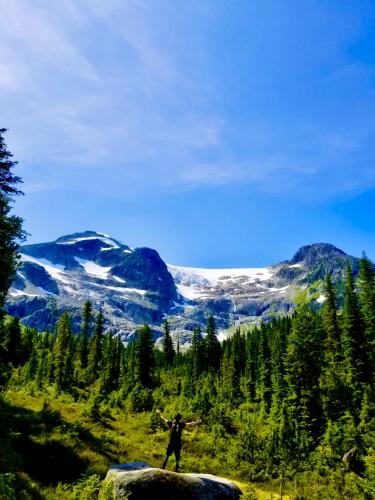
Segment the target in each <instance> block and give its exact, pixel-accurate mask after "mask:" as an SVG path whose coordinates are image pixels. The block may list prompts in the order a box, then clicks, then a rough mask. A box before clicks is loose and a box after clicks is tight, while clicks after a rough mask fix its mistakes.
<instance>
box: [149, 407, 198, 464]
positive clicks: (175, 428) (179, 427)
mask: <svg viewBox="0 0 375 500" xmlns="http://www.w3.org/2000/svg"><path fill="white" fill-rule="evenodd" d="M157 414H158V415H159V417H160V418H161V419H162V420H163V421H164V422H165V423H166V424H167V425H168V427H169V443H168V446H167V451H166V454H165V457H164V461H163V465H162V469H165V467H166V466H167V463H168V458H169V457H170V456H171V455H172V453H174V454H175V457H176V472H178V471H179V468H180V454H181V446H182V439H181V437H182V431H183V430H184V429H185V427H194V426H195V425H200V424H201V423H202V419H200V418H198V420H195V421H194V422H181V419H182V415H181V413H177V415H176V416H175V417H174V419H173V420H168V419H167V418H165V417H164V416H163V415H162V414H161V411H160V410H157Z"/></svg>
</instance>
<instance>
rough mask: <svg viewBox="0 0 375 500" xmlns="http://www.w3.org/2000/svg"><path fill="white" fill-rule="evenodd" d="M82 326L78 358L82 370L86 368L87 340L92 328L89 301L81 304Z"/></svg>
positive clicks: (90, 303)
mask: <svg viewBox="0 0 375 500" xmlns="http://www.w3.org/2000/svg"><path fill="white" fill-rule="evenodd" d="M82 320H83V321H82V326H81V337H82V340H81V345H80V358H81V365H82V368H86V367H87V361H88V347H89V338H90V335H91V327H92V320H93V314H92V302H91V301H90V300H86V302H85V303H84V304H83V308H82Z"/></svg>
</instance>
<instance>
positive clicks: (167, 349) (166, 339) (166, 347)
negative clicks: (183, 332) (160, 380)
mask: <svg viewBox="0 0 375 500" xmlns="http://www.w3.org/2000/svg"><path fill="white" fill-rule="evenodd" d="M162 347H163V354H164V362H165V364H166V365H172V364H173V362H174V359H175V357H176V352H175V350H174V347H173V342H172V337H171V333H170V328H169V323H168V320H165V322H164V336H163V341H162Z"/></svg>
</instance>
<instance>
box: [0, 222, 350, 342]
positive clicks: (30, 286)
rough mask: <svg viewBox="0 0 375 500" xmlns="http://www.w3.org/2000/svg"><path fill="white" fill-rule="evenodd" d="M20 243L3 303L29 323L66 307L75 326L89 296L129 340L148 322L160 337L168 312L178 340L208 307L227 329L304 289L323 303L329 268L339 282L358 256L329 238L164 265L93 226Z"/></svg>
mask: <svg viewBox="0 0 375 500" xmlns="http://www.w3.org/2000/svg"><path fill="white" fill-rule="evenodd" d="M20 251H21V259H22V264H21V266H20V268H19V270H18V272H17V275H16V277H15V280H14V282H13V285H12V287H11V289H10V291H9V296H8V302H7V306H6V307H7V311H8V312H9V313H10V314H13V315H16V316H18V317H20V318H21V320H22V321H23V322H24V323H25V324H27V325H29V326H33V327H35V328H37V329H39V330H45V329H52V328H53V327H54V323H55V321H56V319H58V317H59V315H60V314H61V313H62V312H64V311H69V312H70V313H71V314H72V319H73V328H74V330H75V331H78V329H79V322H80V314H81V309H82V305H83V303H84V301H85V300H88V299H89V300H91V301H92V302H93V306H94V309H96V310H98V308H99V307H102V309H103V312H104V316H105V321H106V325H105V326H106V329H107V330H109V329H111V330H112V331H113V332H114V333H119V334H120V335H121V336H122V338H123V340H125V341H128V340H130V339H131V338H132V337H133V335H134V332H135V330H136V328H137V327H138V326H139V325H142V324H144V323H145V322H147V323H149V324H150V325H151V327H152V329H153V332H154V338H155V339H158V338H160V336H161V335H162V323H163V321H164V319H165V318H166V317H168V319H169V322H170V325H171V329H172V333H173V338H174V340H175V341H176V342H177V339H178V340H179V342H180V345H182V344H188V343H189V342H190V340H191V337H192V331H193V330H194V328H195V327H197V326H200V327H201V329H202V331H203V332H204V330H205V326H206V323H207V318H208V316H209V315H213V316H214V318H215V322H216V325H217V328H218V330H219V331H225V330H227V329H228V328H230V327H232V326H236V327H237V326H239V325H241V324H259V323H260V322H261V321H269V320H270V319H272V318H274V317H275V316H276V317H277V316H282V315H285V314H288V313H289V312H290V311H291V310H293V308H294V307H295V304H296V297H305V296H306V297H307V299H308V300H310V301H311V302H312V306H313V307H315V308H316V309H318V308H320V307H321V304H322V303H323V302H324V289H323V285H322V283H323V279H324V277H325V275H326V273H327V272H330V273H331V274H332V279H333V282H334V283H337V282H339V281H340V280H342V278H343V276H344V272H345V266H346V263H347V262H349V263H350V265H351V267H352V269H353V272H354V274H357V273H358V269H359V259H356V258H354V257H351V256H349V255H346V254H345V253H344V252H343V251H342V250H340V249H338V248H336V247H335V246H333V245H330V244H328V243H314V244H312V245H306V246H304V247H302V248H300V249H299V250H298V251H297V252H296V254H295V255H294V257H293V258H292V260H290V261H283V262H281V263H280V264H276V265H272V266H268V267H264V268H246V269H194V268H186V267H179V266H173V265H166V264H165V262H164V261H163V260H162V258H161V257H160V256H159V254H158V253H157V252H156V251H155V250H152V249H150V248H136V249H134V250H133V249H131V248H130V247H129V246H127V245H124V244H123V243H121V242H119V241H118V240H115V239H113V238H111V237H109V236H107V235H105V234H102V233H96V232H94V231H86V232H83V233H75V234H72V235H69V236H63V237H61V238H58V239H57V240H56V241H54V242H49V243H40V244H36V245H25V246H23V247H21V249H20ZM338 288H339V294H338V300H339V301H340V300H341V299H342V297H341V296H340V287H338ZM301 292H302V293H301ZM220 333H221V332H220ZM221 338H223V337H221Z"/></svg>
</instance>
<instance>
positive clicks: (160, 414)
mask: <svg viewBox="0 0 375 500" xmlns="http://www.w3.org/2000/svg"><path fill="white" fill-rule="evenodd" d="M156 413H157V414H158V415H159V417H160V418H161V419H162V420H164V422H165V423H166V424H168V419H167V418H165V417H164V416H163V415H162V413H161V411H160V410H156Z"/></svg>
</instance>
